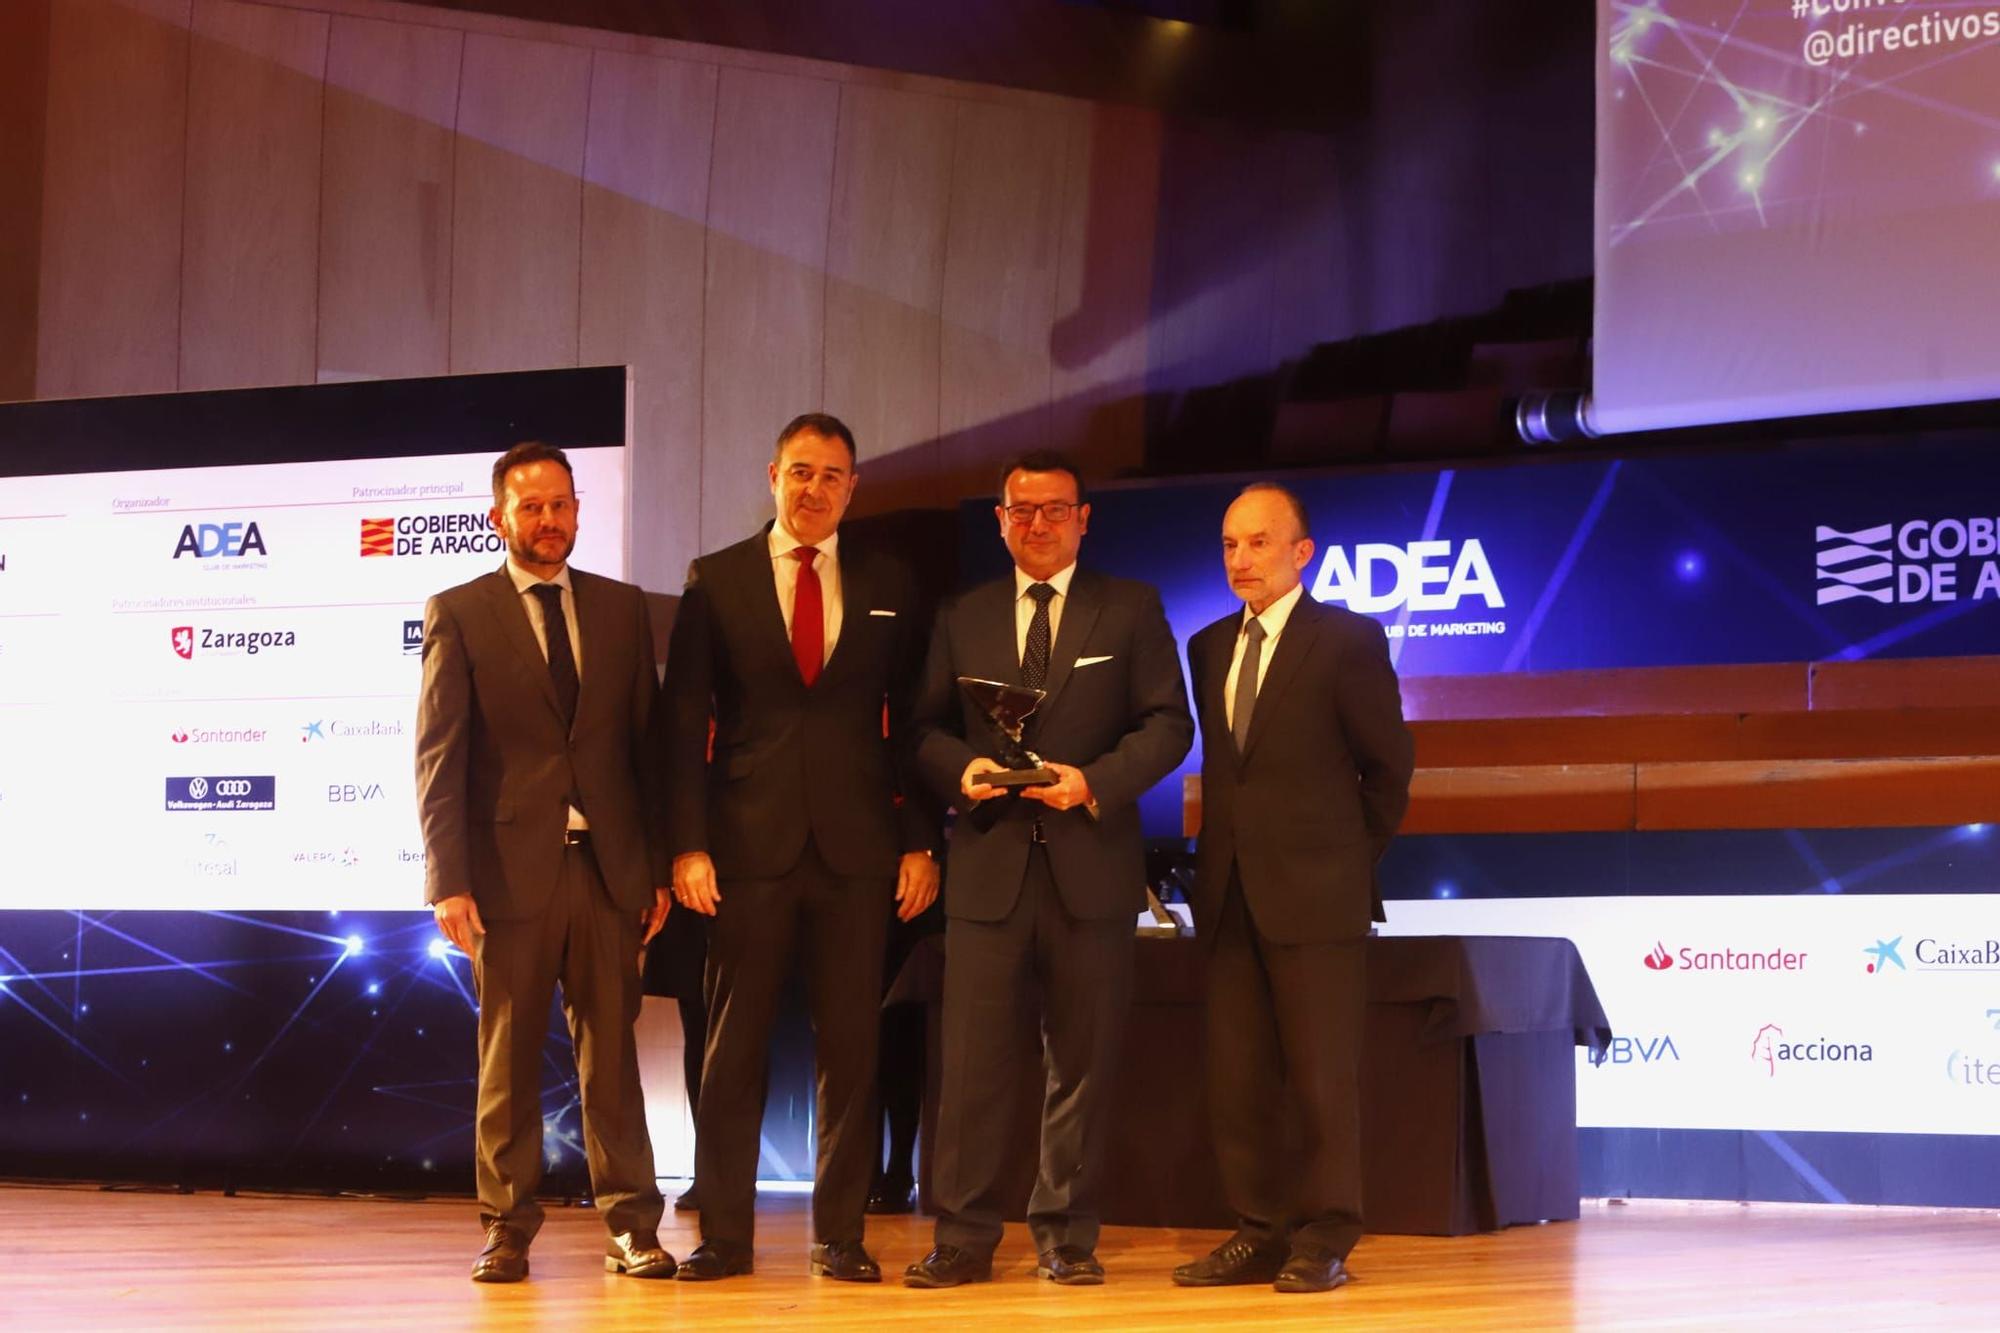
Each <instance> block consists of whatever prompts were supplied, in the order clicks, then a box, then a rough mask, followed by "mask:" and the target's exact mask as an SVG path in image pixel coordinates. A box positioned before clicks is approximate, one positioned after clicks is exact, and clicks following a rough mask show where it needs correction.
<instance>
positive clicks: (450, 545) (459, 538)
mask: <svg viewBox="0 0 2000 1333" xmlns="http://www.w3.org/2000/svg"><path fill="white" fill-rule="evenodd" d="M506 549H507V541H506V538H504V537H502V536H501V535H500V533H499V532H497V531H495V530H494V527H493V521H492V519H491V518H490V517H489V516H488V514H487V512H486V511H485V510H483V509H478V510H466V511H462V512H460V513H456V514H404V515H402V516H400V517H397V518H364V519H362V520H361V554H362V556H363V557H364V558H366V557H374V556H399V555H418V556H430V555H498V554H499V553H500V552H502V551H504V550H506Z"/></svg>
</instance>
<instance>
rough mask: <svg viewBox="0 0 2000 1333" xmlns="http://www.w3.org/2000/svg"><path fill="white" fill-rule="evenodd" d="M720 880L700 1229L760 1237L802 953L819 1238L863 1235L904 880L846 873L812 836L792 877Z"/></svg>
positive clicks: (731, 1241) (742, 1246) (711, 942)
mask: <svg viewBox="0 0 2000 1333" xmlns="http://www.w3.org/2000/svg"><path fill="white" fill-rule="evenodd" d="M720 888H721V891H722V903H721V905H720V906H719V907H718V908H717V909H716V915H715V922H714V925H713V926H712V928H711V930H710V933H709V938H708V968H707V973H706V977H705V989H706V992H707V998H708V1049H707V1051H706V1052H705V1054H704V1058H703V1061H702V1073H701V1097H700V1099H699V1101H698V1103H697V1108H696V1118H695V1140H694V1175H695V1182H696V1184H697V1186H698V1188H699V1189H700V1191H701V1237H702V1239H703V1240H704V1241H707V1242H708V1243H710V1244H712V1245H715V1246H717V1247H719V1248H722V1249H727V1250H731V1251H743V1252H747V1251H748V1250H749V1249H750V1247H751V1243H752V1239H753V1237H754V1235H755V1231H756V1202H757V1159H758V1155H759V1149H760V1146H761V1139H762V1131H763V1124H764V1097H765V1093H766V1091H767V1089H768V1087H769V1083H770V1041H771V1026H772V1023H773V1021H774V1020H775V1018H776V1017H777V1010H778V1002H779V998H780V996H781V995H782V993H783V991H784V986H785V979H786V977H787V976H788V975H789V974H790V972H791V969H792V967H793V964H794V960H795V959H798V960H802V961H803V963H804V966H805V974H806V1000H807V1005H808V1009H809V1012H810V1013H811V1015H812V1025H813V1038H814V1042H813V1054H814V1062H815V1064H816V1066H817V1068H818V1072H819V1103H818V1112H817V1118H818V1127H819V1156H818V1161H817V1164H816V1168H815V1170H814V1173H813V1237H814V1239H815V1240H818V1241H821V1242H833V1241H843V1240H859V1239H861V1229H862V1217H863V1215H864V1214H865V1212H866V1210H867V1206H868V1186H869V1182H870V1180H871V1179H872V1178H873V1176H874V1171H875V1162H876V1159H877V1154H878V1153H879V1151H880V1148H881V1141H882V1140H881V1131H880V1128H879V1126H878V1124H877V1121H876V1116H875V1045H876V1040H877V1032H878V1028H879V1025H880V1019H881V1008H882V949H883V941H884V939H885V938H886V936H887V934H888V921H889V913H888V908H887V904H888V902H889V901H890V898H891V897H892V895H893V894H894V892H895V887H894V880H893V879H890V878H885V877H883V876H881V875H870V876H864V877H858V878H843V877H841V876H839V875H835V874H834V873H833V872H832V871H831V870H829V869H828V868H827V866H826V863H825V862H824V861H822V860H821V859H820V856H819V852H818V849H817V848H815V847H814V846H813V844H812V842H811V841H810V840H808V841H807V843H806V850H805V853H804V855H803V856H801V857H800V859H799V863H798V864H797V865H796V866H794V867H793V868H792V870H791V871H790V872H789V873H788V874H786V875H784V876H782V877H781V878H778V879H770V880H748V879H738V880H724V881H723V882H722V883H721V885H720Z"/></svg>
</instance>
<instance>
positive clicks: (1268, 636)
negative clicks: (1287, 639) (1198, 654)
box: [1222, 583, 1306, 731]
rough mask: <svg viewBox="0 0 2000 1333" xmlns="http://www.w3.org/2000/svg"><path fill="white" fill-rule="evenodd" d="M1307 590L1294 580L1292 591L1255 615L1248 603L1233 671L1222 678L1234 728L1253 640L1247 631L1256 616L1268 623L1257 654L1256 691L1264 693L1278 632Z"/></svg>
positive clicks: (1231, 657) (1231, 661)
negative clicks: (1240, 684) (1239, 688)
mask: <svg viewBox="0 0 2000 1333" xmlns="http://www.w3.org/2000/svg"><path fill="white" fill-rule="evenodd" d="M1305 590H1306V585H1305V584H1303V583H1299V584H1294V585H1293V587H1292V590H1291V591H1290V592H1288V593H1286V594H1285V595H1284V596H1283V597H1280V598H1278V599H1277V600H1276V601H1274V602H1272V603H1271V604H1270V605H1269V606H1267V607H1265V608H1264V610H1263V613H1262V614H1260V615H1254V616H1253V615H1251V614H1250V606H1249V603H1247V602H1246V603H1244V606H1243V622H1242V623H1241V624H1239V625H1238V626H1237V627H1236V648H1235V650H1234V651H1233V652H1231V653H1230V654H1229V675H1228V676H1227V677H1226V678H1225V679H1224V680H1223V682H1222V708H1223V711H1224V712H1225V713H1227V714H1228V722H1229V729H1230V730H1231V731H1234V730H1235V729H1236V678H1237V677H1238V676H1240V675H1242V674H1243V648H1244V645H1245V644H1247V643H1249V642H1250V640H1249V638H1248V636H1247V635H1246V634H1245V633H1244V631H1245V630H1247V629H1249V628H1250V622H1251V621H1253V620H1255V621H1258V622H1259V623H1261V624H1262V625H1263V626H1264V646H1263V648H1262V649H1260V650H1259V652H1258V654H1257V689H1256V693H1258V694H1261V693H1263V690H1264V677H1265V676H1266V675H1267V674H1269V673H1270V670H1271V658H1272V657H1273V655H1275V654H1276V652H1277V649H1278V636H1279V635H1280V634H1283V633H1284V632H1285V622H1286V621H1288V620H1290V619H1291V618H1292V608H1293V607H1295V606H1297V605H1298V604H1299V598H1300V597H1302V596H1304V595H1305ZM1253 697H1254V695H1253Z"/></svg>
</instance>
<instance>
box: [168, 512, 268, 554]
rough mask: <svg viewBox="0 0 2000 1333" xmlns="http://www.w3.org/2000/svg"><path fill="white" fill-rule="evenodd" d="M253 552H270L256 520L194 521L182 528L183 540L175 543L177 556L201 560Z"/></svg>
mask: <svg viewBox="0 0 2000 1333" xmlns="http://www.w3.org/2000/svg"><path fill="white" fill-rule="evenodd" d="M252 551H255V552H256V553H257V554H258V555H269V554H270V552H269V551H267V550H265V549H264V534H263V533H261V532H259V531H257V523H256V520H254V519H252V520H251V521H250V522H248V523H190V524H188V525H187V526H186V527H184V528H182V529H181V539H180V541H179V542H178V543H176V544H175V546H174V559H176V560H178V559H180V558H181V557H182V556H184V555H191V556H194V557H196V558H197V559H201V560H212V559H215V558H216V557H217V556H225V557H227V558H229V559H231V560H237V559H241V558H242V557H243V556H246V555H248V554H250V553H251V552H252Z"/></svg>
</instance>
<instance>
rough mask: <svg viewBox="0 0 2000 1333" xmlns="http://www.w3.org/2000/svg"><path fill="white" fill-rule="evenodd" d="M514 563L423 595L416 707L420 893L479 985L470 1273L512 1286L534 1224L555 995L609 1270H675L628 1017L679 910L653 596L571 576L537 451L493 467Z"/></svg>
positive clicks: (558, 456)
mask: <svg viewBox="0 0 2000 1333" xmlns="http://www.w3.org/2000/svg"><path fill="white" fill-rule="evenodd" d="M492 520H493V525H494V526H495V527H496V528H497V529H498V530H499V531H500V533H501V534H502V535H503V536H504V537H505V538H506V540H507V563H506V564H505V565H503V566H502V567H501V568H499V569H497V570H495V571H494V572H493V573H491V574H485V575H482V576H481V577H479V578H476V579H474V580H472V581H471V582H470V583H463V584H460V585H459V586H458V587H456V588H451V589H448V590H446V591H444V592H441V593H439V594H438V595H437V596H435V597H433V598H431V599H430V602H429V604H428V605H427V606H426V607H425V609H424V677H423V693H422V696H421V698H420V700H419V702H418V708H417V802H418V810H419V816H420V819H421V821H422V824H423V833H424V848H425V853H426V865H425V898H426V899H427V900H428V901H429V902H430V904H431V906H432V910H433V911H434V912H435V913H436V916H437V923H438V929H439V930H440V931H441V932H443V934H444V936H445V938H446V939H448V940H450V941H451V942H452V943H453V944H455V945H457V946H458V948H460V949H461V950H463V951H464V952H465V954H466V955H467V956H468V957H469V958H471V959H472V972H473V979H474V983H475V985H476V986H477V988H478V995H479V1097H478V1110H477V1118H476V1120H475V1121H474V1125H473V1140H474V1151H475V1178H476V1182H477V1186H478V1191H479V1207H480V1220H481V1222H482V1223H483V1224H484V1225H485V1227H486V1245H485V1248H484V1249H483V1250H482V1251H481V1252H480V1256H479V1260H478V1262H477V1263H476V1264H475V1265H474V1266H473V1270H472V1277H473V1280H474V1281H475V1282H518V1281H520V1280H521V1279H522V1278H524V1277H526V1276H527V1274H528V1246H529V1244H530V1242H532V1241H533V1239H534V1237H535V1232H536V1230H537V1229H538V1228H539V1227H540V1226H541V1221H542V1209H541V1206H540V1205H539V1204H537V1203H536V1202H535V1187H536V1186H537V1185H538V1184H539V1183H540V1181H541V1175H542V1099H541V1069H542V1045H543V1041H544V1040H545V1038H546V1036H547V1030H548V1013H549V1002H550V1000H551V999H552V998H553V997H554V994H555V989H556V986H557V984H558V983H560V984H561V986H562V996H563V1008H564V1011H565V1012H566V1013H567V1015H568V1017H569V1025H570V1034H571V1036H572V1038H573V1039H574V1041H575V1046H576V1064H577V1081H578V1086H579V1090H580V1092H581V1094H582V1105H583V1112H582V1115H583V1138H584V1151H585V1156H586V1158H587V1160H588V1162H589V1165H590V1182H591V1192H592V1193H593V1194H594V1195H595V1196H596V1198H597V1205H598V1208H599V1209H600V1210H602V1212H603V1214H604V1219H605V1222H606V1224H607V1225H608V1226H609V1228H610V1231H611V1236H610V1239H609V1240H608V1242H607V1244H606V1250H605V1260H604V1266H605V1267H606V1268H607V1269H608V1270H610V1271H612V1272H616V1273H623V1274H627V1275H629V1276H632V1277H650V1278H664V1277H672V1276H673V1274H674V1267H675V1265H674V1259H673V1256H672V1255H670V1254H668V1253H667V1252H666V1251H665V1250H663V1249H661V1248H660V1242H659V1238H658V1234H657V1229H658V1227H659V1221H660V1215H661V1211H662V1207H663V1203H662V1200H661V1197H660V1192H659V1188H658V1186H657V1185H655V1183H654V1179H653V1147H652V1142H651V1140H650V1139H649V1137H648V1136H647V1133H646V1112H645V1105H644V1103H643V1101H642V1099H641V1094H640V1088H639V1060H638V1051H637V1048H636V1046H635V1044H634V1041H633V1036H632V1025H633V1022H634V1021H635V1020H636V1019H637V1018H638V1015H639V1004H640V998H641V987H640V961H639V960H640V951H641V949H642V947H643V945H644V943H645V941H647V940H649V939H651V938H652V936H653V934H654V932H656V931H658V930H659V928H660V925H661V923H662V922H663V921H665V919H666V915H667V910H668V907H669V905H670V903H671V899H670V896H669V891H668V890H667V889H666V888H664V887H658V886H662V885H665V884H666V883H667V880H668V877H667V873H666V867H665V865H664V864H663V862H664V859H665V858H664V849H663V847H662V845H661V840H660V838H659V837H658V836H657V834H656V832H655V831H654V830H655V828H656V824H657V817H656V816H655V815H653V814H652V813H651V812H653V811H656V810H657V809H658V808H659V802H658V799H657V792H656V790H655V785H656V784H655V783H654V782H653V781H651V780H650V778H651V772H652V770H651V768H650V760H649V758H648V756H649V754H650V750H649V748H648V746H647V745H646V743H645V737H646V727H647V717H648V715H649V714H650V713H651V711H652V709H653V706H654V700H655V696H656V694H657V693H658V681H657V677H656V676H655V674H654V667H653V635H652V628H651V626H650V624H649V623H648V619H647V614H646V599H645V594H644V593H642V592H641V591H640V590H639V589H638V588H635V587H633V586H632V585H631V584H629V583H620V582H618V581H616V580H614V579H607V578H601V577H599V576H597V575H595V574H586V573H584V572H583V571H582V570H580V569H571V568H570V567H569V555H570V552H571V550H572V549H574V547H575V545H576V524H577V498H576V488H575V481H574V478H573V476H572V473H571V471H570V465H569V460H568V459H567V458H565V457H564V456H563V452H562V450H560V449H557V448H554V447H553V446H550V445H546V444H540V443H526V444H519V445H516V446H515V447H514V448H512V449H510V450H508V451H507V453H506V454H505V455H503V456H502V457H501V458H500V460H499V461H498V462H497V463H495V464H494V466H493V510H492Z"/></svg>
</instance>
